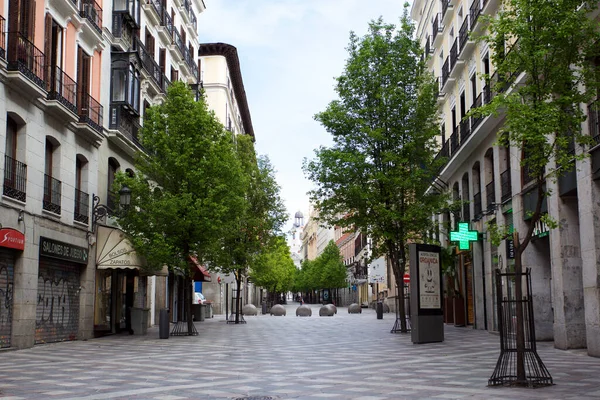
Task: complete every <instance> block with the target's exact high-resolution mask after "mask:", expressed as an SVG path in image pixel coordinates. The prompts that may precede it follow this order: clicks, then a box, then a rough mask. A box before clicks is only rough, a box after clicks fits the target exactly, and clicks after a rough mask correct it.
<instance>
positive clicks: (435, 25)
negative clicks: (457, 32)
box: [432, 13, 443, 42]
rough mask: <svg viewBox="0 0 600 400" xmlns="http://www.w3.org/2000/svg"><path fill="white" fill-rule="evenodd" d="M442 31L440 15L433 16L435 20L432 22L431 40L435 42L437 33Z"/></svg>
mask: <svg viewBox="0 0 600 400" xmlns="http://www.w3.org/2000/svg"><path fill="white" fill-rule="evenodd" d="M442 31H443V27H442V14H441V13H437V14H436V15H435V19H434V20H433V32H432V38H433V39H432V40H433V41H434V42H435V38H436V37H437V35H438V33H442Z"/></svg>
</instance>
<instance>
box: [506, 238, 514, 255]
mask: <svg viewBox="0 0 600 400" xmlns="http://www.w3.org/2000/svg"><path fill="white" fill-rule="evenodd" d="M506 258H508V259H511V260H512V259H514V258H515V242H514V241H513V240H512V239H506Z"/></svg>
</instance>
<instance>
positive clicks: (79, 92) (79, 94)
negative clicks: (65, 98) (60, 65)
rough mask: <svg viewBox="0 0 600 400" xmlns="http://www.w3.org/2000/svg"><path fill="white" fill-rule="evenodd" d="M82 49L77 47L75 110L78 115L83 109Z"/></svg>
mask: <svg viewBox="0 0 600 400" xmlns="http://www.w3.org/2000/svg"><path fill="white" fill-rule="evenodd" d="M83 76H84V73H83V49H82V48H81V47H79V46H77V110H78V112H79V115H81V114H82V112H81V111H82V108H83V100H84V99H83V90H84V87H83V85H82V82H83V79H84V78H83Z"/></svg>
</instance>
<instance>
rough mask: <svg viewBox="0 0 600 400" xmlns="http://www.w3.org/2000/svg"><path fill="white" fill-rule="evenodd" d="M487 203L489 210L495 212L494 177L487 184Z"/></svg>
mask: <svg viewBox="0 0 600 400" xmlns="http://www.w3.org/2000/svg"><path fill="white" fill-rule="evenodd" d="M485 205H486V206H487V211H488V212H493V211H494V209H495V207H496V187H495V186H494V180H493V179H492V180H491V181H490V183H488V184H487V185H485Z"/></svg>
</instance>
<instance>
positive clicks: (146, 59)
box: [135, 37, 162, 87]
mask: <svg viewBox="0 0 600 400" xmlns="http://www.w3.org/2000/svg"><path fill="white" fill-rule="evenodd" d="M135 42H136V47H137V50H138V54H139V56H140V59H141V60H142V66H143V67H144V69H145V70H146V71H147V72H148V74H150V76H151V77H152V80H153V81H154V83H156V85H157V86H158V87H161V86H162V82H161V79H162V71H161V69H160V66H159V65H158V64H157V63H156V61H155V60H154V57H152V55H151V54H150V53H149V52H148V50H147V49H146V46H144V44H143V43H142V41H141V40H140V39H139V38H137V37H136V38H135Z"/></svg>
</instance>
